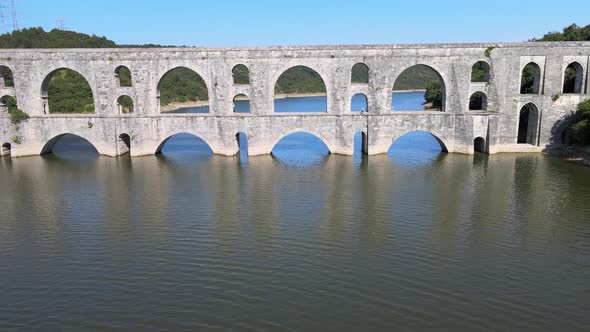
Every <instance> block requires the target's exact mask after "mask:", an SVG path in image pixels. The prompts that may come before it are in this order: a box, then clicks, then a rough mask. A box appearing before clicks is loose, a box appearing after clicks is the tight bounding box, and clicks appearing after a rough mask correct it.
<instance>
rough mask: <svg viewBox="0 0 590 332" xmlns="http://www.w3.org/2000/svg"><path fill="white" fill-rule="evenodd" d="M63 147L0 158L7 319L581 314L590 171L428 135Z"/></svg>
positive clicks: (300, 325) (117, 323) (284, 321)
mask: <svg viewBox="0 0 590 332" xmlns="http://www.w3.org/2000/svg"><path fill="white" fill-rule="evenodd" d="M413 94H414V95H413V97H408V98H407V100H405V101H404V104H403V105H406V106H403V105H401V104H399V105H398V104H396V101H395V100H396V98H394V105H393V106H394V107H393V108H394V109H395V110H404V109H406V110H407V109H415V108H416V107H419V106H417V105H421V103H422V102H423V100H421V99H420V98H421V96H422V95H423V93H413ZM401 99H403V98H397V100H401ZM289 100H291V101H289ZM318 100H319V101H320V102H321V97H319V99H318V98H317V97H316V98H315V99H314V98H310V99H304V98H302V99H298V100H293V98H288V99H285V100H282V101H281V103H285V106H284V107H287V108H289V107H294V106H293V105H292V103H297V104H298V105H297V107H294V108H295V109H298V110H300V109H301V108H302V107H308V108H309V109H310V110H311V109H317V107H315V106H316V105H317V104H316V103H317V102H318ZM353 104H354V103H353ZM396 106H397V107H396ZM58 144H59V145H58V146H56V148H55V153H54V154H50V155H46V156H42V157H41V156H38V157H26V158H13V159H10V158H2V159H0V188H2V191H1V192H0V330H34V329H39V330H60V329H65V330H78V331H79V330H125V331H145V330H162V329H169V330H173V331H179V330H198V329H214V328H217V329H233V330H287V329H292V330H333V331H341V330H356V331H362V330H370V329H373V330H422V329H442V330H457V331H461V330H475V329H480V328H482V327H483V326H485V327H487V328H489V329H492V330H527V329H531V330H532V329H535V330H584V329H586V328H587V326H588V325H589V324H590V317H589V315H588V308H590V281H589V280H590V206H589V204H588V202H589V201H590V168H585V167H582V166H579V165H577V164H572V163H568V162H566V161H564V160H561V159H557V158H553V157H548V156H544V155H540V154H500V155H493V156H487V155H483V154H475V155H459V154H444V153H441V152H440V146H439V145H438V143H437V142H436V140H435V139H434V138H433V137H432V136H431V135H430V134H428V133H423V132H413V133H410V134H408V135H406V136H403V137H402V138H401V139H399V140H398V141H396V142H395V143H393V144H392V146H391V148H390V150H389V152H388V153H387V154H385V155H379V156H370V157H366V156H363V155H362V154H361V153H360V138H359V137H357V139H356V142H355V144H356V145H357V146H356V148H355V155H354V156H351V157H349V156H339V155H329V154H328V150H327V148H326V147H325V146H324V145H323V143H322V142H321V141H320V140H319V139H317V138H316V137H314V136H311V135H309V134H304V133H298V134H294V135H290V136H288V137H286V138H285V139H283V140H282V141H280V142H279V143H278V144H277V146H275V148H274V149H273V155H272V156H257V157H250V158H248V156H247V155H246V154H245V153H240V154H239V155H237V156H235V157H221V156H214V155H212V153H211V150H210V149H209V148H208V146H207V145H206V144H205V143H204V142H203V141H202V140H199V139H198V138H196V137H194V136H190V135H177V136H175V137H173V138H172V139H170V140H169V141H168V143H167V144H166V145H165V147H164V149H163V153H162V154H160V155H156V156H146V157H133V158H130V157H129V156H128V155H126V156H122V157H118V158H109V157H99V156H98V155H97V153H96V151H94V150H93V148H92V146H90V145H89V144H88V143H87V142H85V141H83V140H80V139H78V138H76V137H73V136H66V137H64V138H63V139H62V141H60V142H59V143H58ZM245 145H247V142H246V141H244V142H243V145H242V146H245Z"/></svg>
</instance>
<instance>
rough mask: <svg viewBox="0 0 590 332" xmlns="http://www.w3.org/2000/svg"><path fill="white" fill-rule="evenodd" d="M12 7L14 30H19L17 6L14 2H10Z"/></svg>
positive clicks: (12, 0) (11, 0)
mask: <svg viewBox="0 0 590 332" xmlns="http://www.w3.org/2000/svg"><path fill="white" fill-rule="evenodd" d="M10 6H11V10H12V29H13V30H18V21H17V19H16V6H15V5H14V0H10Z"/></svg>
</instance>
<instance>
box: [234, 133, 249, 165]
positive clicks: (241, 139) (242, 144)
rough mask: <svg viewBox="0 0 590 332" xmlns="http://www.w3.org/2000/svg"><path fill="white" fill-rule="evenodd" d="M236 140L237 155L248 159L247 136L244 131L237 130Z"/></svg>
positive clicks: (241, 158) (245, 159) (244, 159)
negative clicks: (238, 150)
mask: <svg viewBox="0 0 590 332" xmlns="http://www.w3.org/2000/svg"><path fill="white" fill-rule="evenodd" d="M236 141H237V142H238V148H239V149H240V152H239V153H238V157H240V160H243V161H248V136H247V135H246V133H244V132H239V133H237V134H236Z"/></svg>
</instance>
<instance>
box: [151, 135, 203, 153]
mask: <svg viewBox="0 0 590 332" xmlns="http://www.w3.org/2000/svg"><path fill="white" fill-rule="evenodd" d="M159 153H161V154H163V155H165V156H166V157H182V156H190V157H210V156H211V155H213V150H212V149H211V147H209V145H208V144H207V143H206V142H205V141H204V140H203V139H202V138H200V137H198V136H196V135H193V134H189V133H178V134H174V135H172V136H170V137H168V138H166V139H165V140H164V141H163V142H162V143H161V144H160V146H158V148H157V150H156V154H159Z"/></svg>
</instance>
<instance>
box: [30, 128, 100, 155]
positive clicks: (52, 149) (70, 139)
mask: <svg viewBox="0 0 590 332" xmlns="http://www.w3.org/2000/svg"><path fill="white" fill-rule="evenodd" d="M49 153H53V154H54V155H57V156H59V157H63V158H66V159H76V160H77V159H80V160H84V159H92V158H96V157H98V150H96V148H95V147H94V145H92V143H90V142H89V141H88V140H86V139H85V138H83V137H80V136H77V135H74V134H61V135H58V136H55V137H54V138H52V139H50V140H49V141H48V142H47V143H45V146H43V149H42V150H41V153H40V154H41V155H44V154H49Z"/></svg>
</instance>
